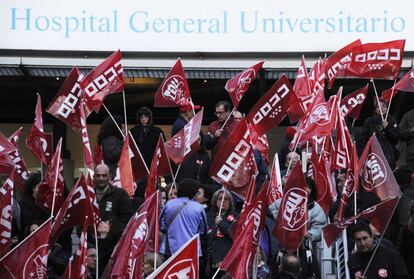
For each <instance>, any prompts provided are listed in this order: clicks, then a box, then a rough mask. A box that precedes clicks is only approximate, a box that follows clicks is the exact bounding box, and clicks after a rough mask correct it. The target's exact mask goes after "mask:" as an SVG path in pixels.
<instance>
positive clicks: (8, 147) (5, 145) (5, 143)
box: [0, 132, 16, 155]
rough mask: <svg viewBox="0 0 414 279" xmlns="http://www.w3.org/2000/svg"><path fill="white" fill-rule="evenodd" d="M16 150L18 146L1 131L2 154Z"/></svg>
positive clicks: (0, 152)
mask: <svg viewBox="0 0 414 279" xmlns="http://www.w3.org/2000/svg"><path fill="white" fill-rule="evenodd" d="M13 150H16V146H15V145H13V144H12V143H11V142H10V141H9V140H8V139H7V138H6V137H5V136H4V135H3V134H2V133H1V132H0V155H3V154H6V153H9V152H11V151H13Z"/></svg>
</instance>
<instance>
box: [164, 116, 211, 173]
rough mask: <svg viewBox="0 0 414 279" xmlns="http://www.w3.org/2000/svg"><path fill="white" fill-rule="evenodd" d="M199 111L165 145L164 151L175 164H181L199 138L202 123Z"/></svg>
mask: <svg viewBox="0 0 414 279" xmlns="http://www.w3.org/2000/svg"><path fill="white" fill-rule="evenodd" d="M203 111H204V110H203V109H201V110H200V111H199V112H198V113H197V114H196V115H195V116H194V117H193V118H192V119H191V120H190V121H188V123H187V124H185V126H184V128H183V129H181V130H180V131H179V132H178V133H177V134H175V135H174V136H173V137H172V138H171V139H170V140H169V141H167V142H166V143H165V149H166V150H167V154H168V156H169V157H170V159H171V160H172V161H173V162H174V163H175V164H177V165H178V164H181V163H182V162H183V160H184V157H185V156H187V155H188V154H190V152H192V151H193V148H192V146H193V144H194V143H196V142H197V141H198V139H199V138H200V129H201V122H202V121H203Z"/></svg>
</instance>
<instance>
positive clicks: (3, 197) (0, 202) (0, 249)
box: [0, 171, 14, 256]
mask: <svg viewBox="0 0 414 279" xmlns="http://www.w3.org/2000/svg"><path fill="white" fill-rule="evenodd" d="M13 179H14V172H13V171H12V172H11V175H10V176H9V177H8V178H7V180H6V181H5V182H4V184H3V185H1V188H0V208H1V216H0V256H2V255H4V254H5V252H8V251H9V247H10V243H11V230H12V207H13V184H14V182H13Z"/></svg>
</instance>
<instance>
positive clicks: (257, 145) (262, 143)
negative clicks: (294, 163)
mask: <svg viewBox="0 0 414 279" xmlns="http://www.w3.org/2000/svg"><path fill="white" fill-rule="evenodd" d="M249 130H250V139H251V140H252V144H253V148H254V149H257V150H259V151H260V153H262V156H263V159H264V160H265V161H266V163H267V164H269V163H270V159H269V142H268V140H267V136H266V134H263V135H261V136H259V135H258V134H257V132H256V131H255V130H254V129H253V128H252V125H251V124H249Z"/></svg>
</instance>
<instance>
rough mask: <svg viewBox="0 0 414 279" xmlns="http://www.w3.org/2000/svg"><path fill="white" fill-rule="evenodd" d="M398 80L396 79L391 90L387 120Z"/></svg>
mask: <svg viewBox="0 0 414 279" xmlns="http://www.w3.org/2000/svg"><path fill="white" fill-rule="evenodd" d="M396 82H397V79H394V85H393V86H392V91H391V97H390V102H389V103H388V108H387V113H386V114H385V121H387V118H388V114H389V112H390V107H391V102H392V98H393V96H394V90H395V83H396Z"/></svg>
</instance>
